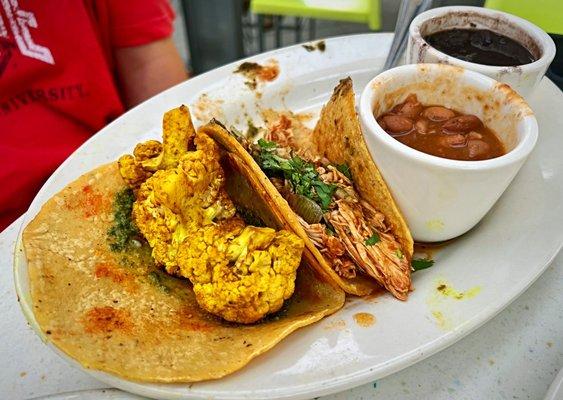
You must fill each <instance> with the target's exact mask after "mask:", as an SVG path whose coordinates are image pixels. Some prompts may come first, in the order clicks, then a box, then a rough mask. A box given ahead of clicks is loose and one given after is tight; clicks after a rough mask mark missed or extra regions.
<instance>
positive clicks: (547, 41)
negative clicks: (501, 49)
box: [409, 6, 556, 73]
mask: <svg viewBox="0 0 563 400" xmlns="http://www.w3.org/2000/svg"><path fill="white" fill-rule="evenodd" d="M468 11H471V12H476V13H479V14H482V15H484V16H487V17H490V18H498V16H499V15H501V16H503V17H504V18H505V19H506V20H508V21H509V22H511V23H513V24H514V25H516V26H518V27H519V28H521V29H523V30H524V31H526V32H527V33H528V34H530V36H532V38H534V39H536V40H537V41H538V42H539V43H538V45H539V46H540V48H541V51H542V55H541V57H539V58H538V59H537V60H536V61H534V62H531V63H528V64H520V65H515V66H501V65H485V64H479V63H473V62H470V61H464V60H462V59H459V58H456V57H454V56H450V55H448V54H446V53H444V52H441V51H440V50H438V49H436V48H435V47H433V46H432V45H430V44H429V43H428V42H427V41H426V40H425V39H424V38H423V37H422V35H421V34H420V27H421V26H422V24H424V23H425V22H427V21H428V20H430V19H432V18H436V17H440V16H443V15H446V14H448V13H461V12H468ZM409 34H410V36H411V38H413V39H416V40H419V41H421V42H422V43H424V44H425V45H426V46H427V49H426V51H430V52H431V53H434V54H435V55H437V56H439V57H440V58H442V59H446V58H447V59H452V60H454V61H453V62H455V65H458V66H461V67H464V68H468V69H473V70H475V69H481V70H482V71H483V72H484V73H496V72H498V71H499V70H506V69H512V68H518V69H520V70H522V72H530V71H534V70H538V69H541V68H543V67H544V66H547V65H549V64H550V63H551V61H552V60H553V58H554V57H555V51H556V49H555V43H554V42H553V39H552V38H551V37H550V36H549V35H548V34H547V33H546V32H545V31H544V30H542V29H541V28H540V27H538V26H537V25H535V24H533V23H531V22H530V21H528V20H525V19H524V18H521V17H518V16H516V15H513V14H509V13H505V12H502V11H498V10H493V9H488V8H484V7H473V6H447V7H437V8H432V9H430V10H428V11H425V12H423V13H421V14H419V15H418V16H416V17H415V18H414V19H413V20H412V22H411V24H410V26H409Z"/></svg>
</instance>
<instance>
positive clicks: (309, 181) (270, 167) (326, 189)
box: [254, 139, 337, 211]
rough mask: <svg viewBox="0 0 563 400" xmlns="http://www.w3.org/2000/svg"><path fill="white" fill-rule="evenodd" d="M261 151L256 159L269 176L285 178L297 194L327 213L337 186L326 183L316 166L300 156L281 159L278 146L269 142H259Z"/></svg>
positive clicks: (256, 155) (262, 140) (255, 156)
mask: <svg viewBox="0 0 563 400" xmlns="http://www.w3.org/2000/svg"><path fill="white" fill-rule="evenodd" d="M258 146H259V151H258V152H257V154H255V155H254V158H255V159H256V161H257V162H258V164H259V165H260V168H262V170H263V171H264V172H265V173H266V175H268V176H279V175H281V176H283V177H284V178H285V179H287V180H288V181H289V183H290V184H291V187H292V189H293V191H294V192H295V193H296V194H300V195H303V196H305V197H308V198H309V199H311V200H313V201H314V202H315V203H317V204H318V205H320V206H321V208H322V209H323V210H324V211H326V210H328V207H329V206H330V203H331V201H332V196H333V195H334V192H335V191H336V189H337V186H336V185H333V184H329V183H324V182H323V181H322V180H321V179H320V177H319V174H318V172H317V170H316V169H315V166H314V165H313V164H312V163H310V162H307V161H305V160H304V159H302V158H301V157H299V156H296V155H294V156H292V157H291V158H284V157H280V156H279V155H278V154H277V152H276V149H277V144H276V143H275V142H270V141H268V140H264V139H260V140H258Z"/></svg>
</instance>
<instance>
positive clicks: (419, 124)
mask: <svg viewBox="0 0 563 400" xmlns="http://www.w3.org/2000/svg"><path fill="white" fill-rule="evenodd" d="M414 127H415V129H416V131H417V132H418V133H420V134H422V135H426V134H427V133H429V132H428V120H426V119H419V120H418V121H416V122H415V124H414Z"/></svg>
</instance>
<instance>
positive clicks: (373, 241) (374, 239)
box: [364, 232, 381, 246]
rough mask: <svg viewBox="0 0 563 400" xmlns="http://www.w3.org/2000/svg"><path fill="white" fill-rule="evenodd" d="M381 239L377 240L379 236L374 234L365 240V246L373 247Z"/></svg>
mask: <svg viewBox="0 0 563 400" xmlns="http://www.w3.org/2000/svg"><path fill="white" fill-rule="evenodd" d="M380 240H381V239H380V238H379V235H378V234H377V232H374V234H373V235H371V236H370V237H368V238H367V239H366V240H365V242H364V243H365V244H366V246H373V245H374V244H376V243H377V242H379V241H380Z"/></svg>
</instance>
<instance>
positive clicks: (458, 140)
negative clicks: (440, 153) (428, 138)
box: [440, 133, 467, 147]
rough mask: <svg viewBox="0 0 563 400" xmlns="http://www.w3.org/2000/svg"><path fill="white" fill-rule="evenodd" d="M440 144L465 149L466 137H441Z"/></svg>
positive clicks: (457, 135) (460, 135) (459, 135)
mask: <svg viewBox="0 0 563 400" xmlns="http://www.w3.org/2000/svg"><path fill="white" fill-rule="evenodd" d="M440 143H441V144H442V145H443V146H448V147H465V146H466V145H467V137H466V136H465V135H462V134H461V133H458V134H456V135H448V136H443V137H441V138H440Z"/></svg>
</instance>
